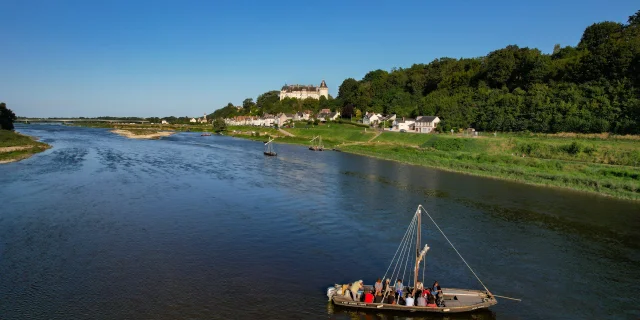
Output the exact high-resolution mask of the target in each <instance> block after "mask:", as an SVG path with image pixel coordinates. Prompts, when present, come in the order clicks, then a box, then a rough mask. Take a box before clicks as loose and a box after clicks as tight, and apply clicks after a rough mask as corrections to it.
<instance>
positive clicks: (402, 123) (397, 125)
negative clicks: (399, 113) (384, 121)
mask: <svg viewBox="0 0 640 320" xmlns="http://www.w3.org/2000/svg"><path fill="white" fill-rule="evenodd" d="M415 123H416V120H415V119H405V118H404V117H403V118H402V119H396V120H395V121H393V130H395V131H403V130H404V131H414V128H415Z"/></svg>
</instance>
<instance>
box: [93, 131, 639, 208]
mask: <svg viewBox="0 0 640 320" xmlns="http://www.w3.org/2000/svg"><path fill="white" fill-rule="evenodd" d="M83 125H84V124H83ZM100 126H102V127H105V126H107V127H108V126H109V125H102V124H101V125H100ZM131 126H132V127H133V126H134V125H131ZM111 127H113V126H111ZM117 127H119V128H122V127H124V126H122V125H117ZM160 127H161V129H159V128H160ZM135 128H137V129H139V130H148V131H154V132H157V131H158V130H174V132H177V131H187V130H188V131H191V132H213V128H212V126H211V125H209V126H205V125H192V126H189V125H179V126H172V125H163V126H159V125H135ZM127 130H135V129H127ZM282 131H285V132H282ZM287 133H288V134H290V135H287ZM224 134H225V135H228V136H232V137H237V138H244V139H250V140H256V141H264V140H266V139H269V138H274V139H275V142H276V143H288V144H297V145H307V146H308V145H310V143H311V142H310V140H311V139H312V138H313V137H315V136H318V135H320V136H322V141H323V143H324V146H325V150H330V149H335V150H337V151H342V152H348V153H352V154H358V155H363V156H369V157H375V158H379V159H385V160H392V161H398V162H402V163H406V164H412V165H419V166H425V167H431V168H437V169H442V170H446V171H452V172H458V173H465V174H472V175H476V176H483V177H490V178H495V179H502V180H508V181H515V182H521V183H526V184H530V185H538V186H547V187H559V188H565V189H572V190H577V191H584V192H590V193H595V194H600V195H604V196H610V197H615V198H620V199H628V200H640V136H637V135H612V134H574V133H557V134H542V133H496V134H495V135H494V133H486V132H481V133H479V136H472V135H465V134H464V133H455V134H450V133H446V134H445V133H441V134H433V133H432V134H419V133H400V132H389V131H379V130H375V129H371V128H363V127H361V126H358V125H353V124H350V123H337V122H330V123H327V124H321V125H319V126H311V125H307V124H306V123H302V122H301V123H296V124H295V127H292V128H281V129H275V128H270V127H252V126H230V127H228V128H227V131H225V133H224Z"/></svg>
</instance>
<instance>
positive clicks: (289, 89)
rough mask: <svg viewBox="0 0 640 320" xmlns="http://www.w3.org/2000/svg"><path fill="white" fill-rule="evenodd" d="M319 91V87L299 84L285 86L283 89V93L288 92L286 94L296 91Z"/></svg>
mask: <svg viewBox="0 0 640 320" xmlns="http://www.w3.org/2000/svg"><path fill="white" fill-rule="evenodd" d="M303 90H306V91H318V87H316V86H313V85H307V86H304V85H299V84H294V85H290V86H288V85H284V86H283V87H282V91H286V92H294V91H303Z"/></svg>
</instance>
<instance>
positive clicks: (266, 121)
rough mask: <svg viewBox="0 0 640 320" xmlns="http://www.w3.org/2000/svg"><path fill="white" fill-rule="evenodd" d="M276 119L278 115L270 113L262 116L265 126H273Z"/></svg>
mask: <svg viewBox="0 0 640 320" xmlns="http://www.w3.org/2000/svg"><path fill="white" fill-rule="evenodd" d="M275 121H276V117H274V116H273V115H270V114H265V115H264V116H263V117H262V125H263V126H265V127H271V126H273V123H274V122H275Z"/></svg>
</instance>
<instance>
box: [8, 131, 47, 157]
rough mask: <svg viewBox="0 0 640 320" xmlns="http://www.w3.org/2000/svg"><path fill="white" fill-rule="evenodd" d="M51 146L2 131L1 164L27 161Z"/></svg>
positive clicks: (12, 132)
mask: <svg viewBox="0 0 640 320" xmlns="http://www.w3.org/2000/svg"><path fill="white" fill-rule="evenodd" d="M50 147H51V146H50V145H48V144H46V143H42V142H39V141H36V140H34V139H33V138H32V137H29V136H26V135H23V134H20V133H17V132H14V131H9V130H0V163H7V162H13V161H18V160H22V159H26V158H28V157H30V156H32V155H34V154H36V153H39V152H42V151H44V150H47V149H49V148H50Z"/></svg>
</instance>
